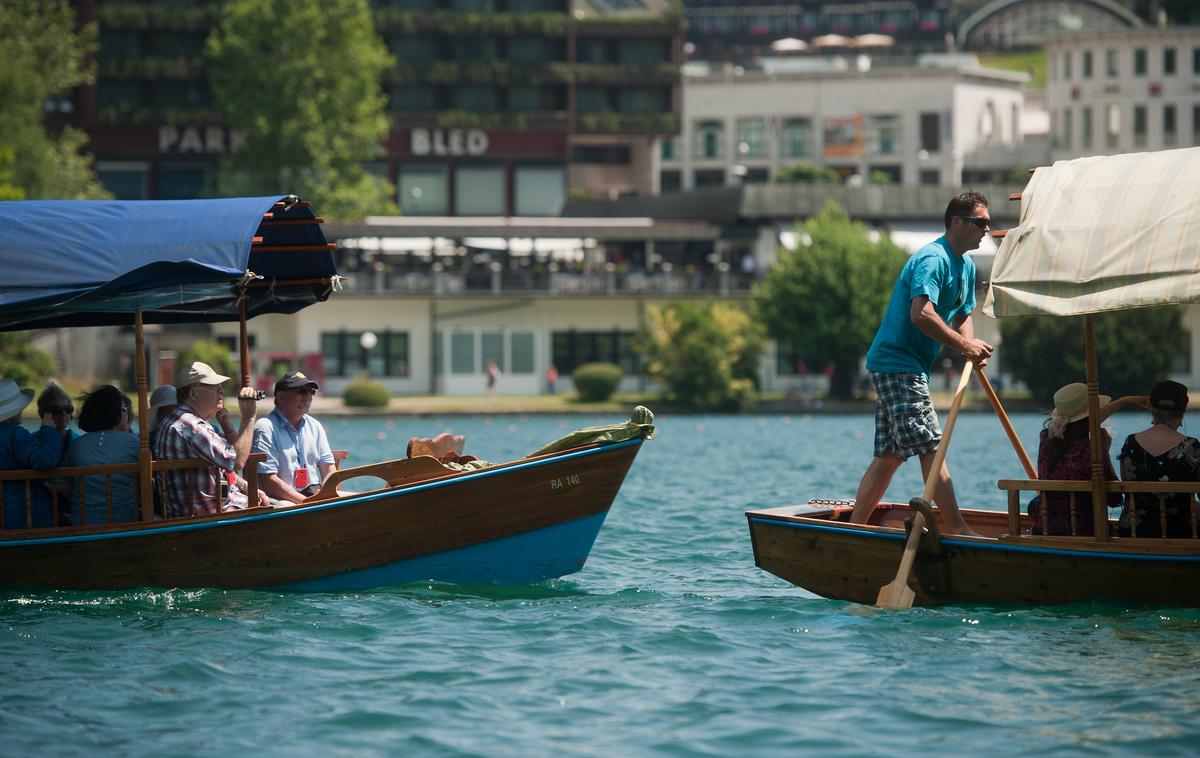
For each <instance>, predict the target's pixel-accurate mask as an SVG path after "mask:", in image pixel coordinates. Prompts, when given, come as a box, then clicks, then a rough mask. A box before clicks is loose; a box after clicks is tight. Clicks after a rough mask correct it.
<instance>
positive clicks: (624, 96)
mask: <svg viewBox="0 0 1200 758" xmlns="http://www.w3.org/2000/svg"><path fill="white" fill-rule="evenodd" d="M668 102H669V98H668V93H667V89H666V88H665V87H621V88H619V89H618V90H617V110H619V111H620V112H621V113H661V112H663V111H666V110H669V108H668V105H667V103H668Z"/></svg>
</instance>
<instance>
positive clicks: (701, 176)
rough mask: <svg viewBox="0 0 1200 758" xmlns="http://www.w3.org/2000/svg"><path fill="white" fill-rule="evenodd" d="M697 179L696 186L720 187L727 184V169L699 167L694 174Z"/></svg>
mask: <svg viewBox="0 0 1200 758" xmlns="http://www.w3.org/2000/svg"><path fill="white" fill-rule="evenodd" d="M693 177H694V178H695V180H696V187H697V188H700V187H720V186H721V185H723V184H725V169H723V168H706V169H699V170H697V171H696V173H695V174H693Z"/></svg>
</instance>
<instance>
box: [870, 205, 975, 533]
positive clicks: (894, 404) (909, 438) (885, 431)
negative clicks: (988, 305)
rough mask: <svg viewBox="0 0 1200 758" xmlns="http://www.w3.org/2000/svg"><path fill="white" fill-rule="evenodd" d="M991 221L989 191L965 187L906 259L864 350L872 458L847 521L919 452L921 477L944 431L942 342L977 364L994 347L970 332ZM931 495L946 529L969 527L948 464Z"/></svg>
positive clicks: (873, 500) (959, 530)
mask: <svg viewBox="0 0 1200 758" xmlns="http://www.w3.org/2000/svg"><path fill="white" fill-rule="evenodd" d="M990 225H991V216H990V215H989V213H988V203H987V198H985V197H984V196H983V195H981V194H979V193H978V192H964V193H963V194H961V195H959V196H957V197H955V198H954V199H953V200H951V201H950V204H949V205H947V206H946V214H945V226H946V233H945V234H944V235H943V236H941V237H938V238H937V239H936V240H934V241H933V242H931V243H929V244H928V245H926V246H924V247H922V248H921V249H920V250H918V251H917V252H916V253H914V254H913V256H912V257H911V258H909V259H908V262H907V263H906V264H905V265H904V268H903V270H901V272H900V276H899V277H898V278H897V279H896V286H895V288H894V289H893V290H892V297H891V300H890V301H889V302H888V306H887V310H886V311H884V314H883V321H882V323H880V325H879V331H878V332H876V333H875V340H874V342H872V343H871V349H870V350H869V351H868V352H867V370H868V371H870V372H871V381H872V382H873V383H874V384H875V394H876V397H877V398H878V399H877V400H876V401H875V458H874V459H873V460H872V461H871V465H870V466H868V467H867V471H866V473H865V474H863V478H862V481H861V482H860V483H859V485H858V495H857V497H856V498H855V501H854V510H853V512H851V514H850V521H851V523H855V524H865V523H867V520H868V519H869V518H870V516H871V512H872V511H874V510H875V506H877V505H878V504H879V501H880V499H881V498H882V497H883V494H884V493H885V492H886V491H887V488H888V484H889V483H890V482H891V481H892V475H893V474H895V473H896V469H898V468H900V464H902V463H904V461H906V460H908V459H909V458H911V457H912V456H914V455H916V456H919V457H920V459H921V470H922V472H923V474H924V476H925V479H926V481H928V479H929V475H930V472H929V469H930V467H931V466H932V465H933V458H934V454H935V453H936V452H937V447H938V443H939V442H940V441H941V438H942V428H941V426H940V425H939V424H938V418H937V412H936V411H935V410H934V408H933V397H932V395H931V394H930V392H929V372H930V369H931V368H932V367H933V362H934V360H935V359H936V358H937V355H938V352H939V351H940V350H941V348H942V346H943V345H945V346H946V347H948V348H950V349H951V350H954V351H956V352H958V353H961V354H962V355H963V357H965V358H967V359H969V360H972V361H975V363H976V365H978V366H983V365H984V364H985V363H986V362H987V358H988V356H990V355H991V354H992V346H991V345H989V344H988V343H986V342H984V341H983V340H981V339H976V338H975V325H974V323H973V322H972V320H971V312H972V311H973V310H975V262H974V261H972V260H971V259H970V258H969V257H967V256H966V253H967V252H968V251H970V250H974V249H976V248H977V247H979V242H980V241H981V240H982V239H983V235H984V234H986V233H987V230H988V227H989V226H990ZM937 477H938V481H937V488H936V489H935V490H934V498H933V499H934V502H935V503H936V504H937V506H938V508H939V509H940V510H941V511H942V513H943V515H944V516H945V519H946V526H947V529H948V530H949V531H950V532H954V533H958V534H970V533H971V529H970V528H969V527H968V526H967V523H966V521H964V520H963V517H962V514H961V513H960V512H959V510H958V501H957V500H956V499H955V496H954V485H953V483H952V482H951V481H950V471H949V469H947V468H946V465H945V463H943V464H942V470H941V471H939V472H937Z"/></svg>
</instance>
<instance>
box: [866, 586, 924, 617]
mask: <svg viewBox="0 0 1200 758" xmlns="http://www.w3.org/2000/svg"><path fill="white" fill-rule="evenodd" d="M916 598H917V593H915V592H913V588H912V587H909V586H908V584H906V583H905V582H902V581H900V580H899V579H896V580H894V581H892V582H891V583H890V584H885V585H883V587H882V588H881V589H880V590H879V597H877V598H876V599H875V607H876V608H894V609H896V610H901V611H903V610H907V609H909V608H912V607H913V601H914V600H916Z"/></svg>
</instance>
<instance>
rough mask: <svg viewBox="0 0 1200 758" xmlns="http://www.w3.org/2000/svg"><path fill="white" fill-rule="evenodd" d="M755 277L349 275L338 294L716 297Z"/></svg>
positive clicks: (720, 272)
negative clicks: (340, 292)
mask: <svg viewBox="0 0 1200 758" xmlns="http://www.w3.org/2000/svg"><path fill="white" fill-rule="evenodd" d="M754 281H755V277H754V275H752V274H743V273H738V272H735V271H732V270H728V268H727V267H725V266H719V267H718V268H717V269H716V270H713V271H694V272H689V271H682V272H681V271H674V270H671V271H665V270H660V271H654V272H645V271H618V270H615V269H614V270H611V271H609V270H605V271H600V272H595V273H579V272H574V271H571V272H562V271H530V270H490V271H489V270H486V269H485V270H472V271H468V272H466V273H461V272H450V271H436V270H432V269H431V270H427V271H408V272H390V271H386V270H384V271H378V270H366V271H362V272H349V278H348V279H347V281H346V285H345V289H344V290H343V292H344V293H345V294H349V295H365V296H372V297H404V296H433V295H452V296H453V295H466V296H475V295H481V296H496V295H539V296H545V297H572V296H578V295H588V296H608V297H613V296H643V295H646V296H663V297H674V296H682V295H717V296H728V297H745V296H747V295H748V294H749V292H750V288H751V285H752V284H753V283H754Z"/></svg>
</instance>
